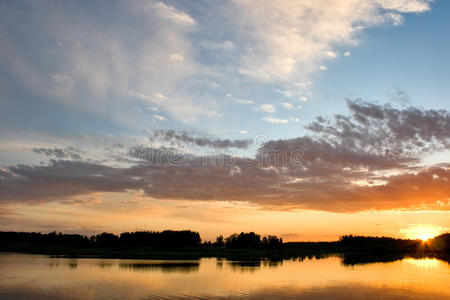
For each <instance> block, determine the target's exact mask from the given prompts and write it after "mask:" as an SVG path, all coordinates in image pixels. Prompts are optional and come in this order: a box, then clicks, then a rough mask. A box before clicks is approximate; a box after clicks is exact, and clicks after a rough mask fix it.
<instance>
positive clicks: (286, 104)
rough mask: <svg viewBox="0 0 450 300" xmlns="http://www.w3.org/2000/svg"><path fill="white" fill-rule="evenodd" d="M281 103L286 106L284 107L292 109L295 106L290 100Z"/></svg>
mask: <svg viewBox="0 0 450 300" xmlns="http://www.w3.org/2000/svg"><path fill="white" fill-rule="evenodd" d="M281 105H282V106H283V107H284V108H286V109H289V110H290V109H292V108H293V107H294V106H293V105H292V104H291V103H289V102H283V103H281Z"/></svg>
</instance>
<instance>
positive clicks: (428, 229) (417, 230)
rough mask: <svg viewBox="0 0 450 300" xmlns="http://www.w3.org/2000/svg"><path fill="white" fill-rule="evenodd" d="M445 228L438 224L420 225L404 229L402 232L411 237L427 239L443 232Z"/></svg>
mask: <svg viewBox="0 0 450 300" xmlns="http://www.w3.org/2000/svg"><path fill="white" fill-rule="evenodd" d="M442 231H443V228H442V227H441V226H436V225H418V226H414V227H410V228H405V229H402V230H401V232H402V233H403V234H404V235H405V236H406V237H407V238H410V239H420V240H422V241H427V240H429V239H432V238H434V237H435V236H437V235H439V234H440V233H442Z"/></svg>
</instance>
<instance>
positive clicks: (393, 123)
mask: <svg viewBox="0 0 450 300" xmlns="http://www.w3.org/2000/svg"><path fill="white" fill-rule="evenodd" d="M348 108H349V114H347V115H335V116H333V117H332V118H324V117H318V118H317V121H315V122H312V123H310V124H308V125H307V126H306V129H307V130H309V131H310V134H309V135H305V136H299V137H297V138H293V139H284V140H267V141H265V142H264V143H263V144H262V145H260V147H259V148H258V149H257V152H256V153H255V155H254V156H253V157H251V158H250V157H248V156H239V155H233V156H231V155H226V154H221V149H226V148H228V147H237V148H239V147H242V148H245V147H247V146H248V145H249V143H250V141H241V140H236V141H233V140H220V139H209V138H203V139H196V138H194V137H192V136H190V135H189V134H184V133H177V132H175V131H161V132H156V133H155V134H154V136H157V137H158V138H160V139H162V140H167V141H174V142H175V143H186V144H193V145H198V146H201V147H210V148H213V149H217V150H218V151H217V152H216V153H215V154H211V155H199V154H198V155H196V154H194V153H189V152H186V151H179V150H176V148H162V147H161V148H148V147H142V146H136V147H134V148H131V149H129V151H128V152H127V153H125V155H127V156H128V157H129V158H133V159H134V163H133V164H132V165H130V166H127V167H112V166H105V165H103V164H102V163H101V162H97V163H93V162H84V161H79V160H77V161H67V160H52V161H50V162H49V163H48V164H47V165H41V166H26V165H13V166H9V167H5V168H2V169H1V170H0V193H1V194H2V197H1V202H2V203H4V204H11V203H19V202H23V203H40V202H48V201H62V200H64V201H65V200H67V199H68V198H71V197H74V196H80V195H88V194H91V193H95V192H125V191H129V190H135V191H137V190H139V191H141V192H142V193H143V194H144V195H145V196H147V197H152V198H160V199H179V200H219V201H230V200H232V201H249V202H251V203H254V204H256V205H259V206H262V207H271V208H277V207H278V208H282V209H286V208H302V209H315V210H325V211H335V212H349V211H361V210H369V209H378V210H381V209H406V208H408V209H439V210H449V209H450V203H449V202H448V199H449V198H450V185H449V184H448V182H449V180H450V164H448V163H443V164H438V165H423V164H421V157H422V156H423V155H424V154H430V153H436V152H439V151H444V150H448V149H450V113H449V112H448V111H445V110H423V109H419V108H415V107H408V108H403V109H398V108H394V107H391V106H390V105H379V104H373V103H368V102H364V101H361V100H353V101H350V100H349V101H348ZM52 150H53V149H52ZM53 152H54V151H49V153H50V154H52V155H53ZM44 153H45V152H44ZM56 153H59V152H58V151H56ZM131 161H132V160H131Z"/></svg>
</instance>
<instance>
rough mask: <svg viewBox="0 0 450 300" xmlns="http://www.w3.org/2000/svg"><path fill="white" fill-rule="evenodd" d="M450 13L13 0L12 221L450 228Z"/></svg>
mask: <svg viewBox="0 0 450 300" xmlns="http://www.w3.org/2000/svg"><path fill="white" fill-rule="evenodd" d="M449 13H450V3H449V2H448V1H443V0H440V1H439V0H436V1H431V0H339V1H337V0H322V1H317V0H298V1H282V0H280V1H269V0H267V1H246V0H230V1H208V0H203V1H152V0H130V1H101V0H96V1H38V2H37V1H25V0H21V1H6V0H5V1H0V45H1V47H0V230H16V231H21V230H24V231H41V232H48V231H61V232H77V233H83V234H93V233H98V232H103V231H107V232H114V233H120V232H123V231H130V230H163V229H192V230H196V231H199V232H200V234H201V236H202V237H203V239H204V240H214V239H215V237H216V236H217V235H219V234H222V235H225V236H227V235H229V234H232V233H234V232H240V231H256V232H259V233H261V234H276V235H279V236H281V237H283V238H284V239H285V240H290V241H301V240H314V241H317V240H335V239H337V238H338V237H339V236H340V235H343V234H365V235H388V236H396V237H408V238H416V237H418V236H420V235H424V234H425V235H435V234H439V233H441V232H445V231H450V218H449V217H450V184H449V179H450V173H449V170H450V169H449V167H450V161H449V157H450V156H449V154H450V113H449V110H450V101H449V99H448V95H449V94H450V85H449V84H448V83H449V82H450V72H449V70H448V69H449V68H448V62H449V58H450V57H449V56H450V20H449V19H448V14H449Z"/></svg>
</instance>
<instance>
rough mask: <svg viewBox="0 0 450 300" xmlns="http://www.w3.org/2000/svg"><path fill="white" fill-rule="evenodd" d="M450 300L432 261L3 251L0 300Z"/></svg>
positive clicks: (441, 270) (445, 267) (446, 276)
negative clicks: (143, 256)
mask: <svg viewBox="0 0 450 300" xmlns="http://www.w3.org/2000/svg"><path fill="white" fill-rule="evenodd" d="M281 298H282V299H308V300H312V299H346V300H352V299H358V300H362V299H377V300H380V299H382V300H393V299H427V300H430V299H446V300H448V299H450V265H449V264H448V263H447V262H444V261H440V260H437V259H432V258H425V259H412V258H405V259H402V260H397V261H394V262H387V263H369V264H361V265H345V264H343V263H342V261H341V259H340V258H339V257H336V256H332V257H327V258H322V259H314V258H312V259H305V260H298V259H295V260H284V261H279V262H271V261H256V262H255V261H248V262H245V261H227V260H221V259H215V258H208V259H201V260H189V261H173V260H129V259H96V258H79V259H73V258H52V257H48V256H43V255H27V254H16V253H0V299H2V300H3V299H14V300H16V299H37V300H40V299H48V300H53V299H68V300H71V299H77V300H78V299H243V300H244V299H245V300H247V299H281Z"/></svg>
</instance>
